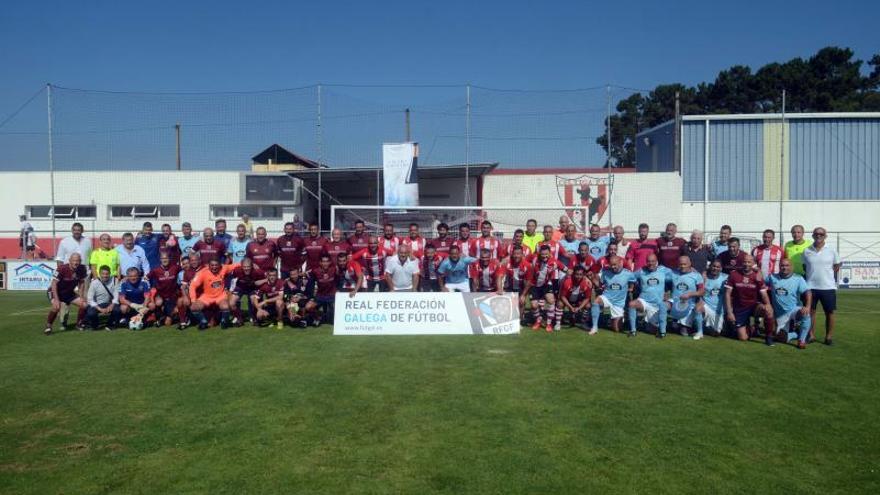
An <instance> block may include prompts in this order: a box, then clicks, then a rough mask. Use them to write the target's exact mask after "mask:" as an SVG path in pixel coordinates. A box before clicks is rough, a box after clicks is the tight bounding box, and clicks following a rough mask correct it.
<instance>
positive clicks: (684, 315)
mask: <svg viewBox="0 0 880 495" xmlns="http://www.w3.org/2000/svg"><path fill="white" fill-rule="evenodd" d="M680 301H681V300H678V301H675V300H672V299H670V300H669V301H668V302H669V305H670V306H672V309H670V310H669V316H670V317H672V321H674V322H676V323H678V324H679V325H683V326H686V327H690V328H693V326H694V312H695V311H696V310H695V309H694V305H693V304H688V305H687V307H686V308H685V309H680V308H678V307H677V306H676V304H677V303H678V302H680Z"/></svg>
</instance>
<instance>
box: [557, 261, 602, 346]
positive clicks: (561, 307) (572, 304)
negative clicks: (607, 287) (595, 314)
mask: <svg viewBox="0 0 880 495" xmlns="http://www.w3.org/2000/svg"><path fill="white" fill-rule="evenodd" d="M587 256H589V254H588V255H587ZM587 273H588V272H587V270H586V269H585V268H584V267H583V265H577V266H575V267H574V270H573V271H572V272H571V276H570V277H565V280H564V281H563V282H562V286H561V287H560V288H559V298H558V301H557V303H556V312H557V318H556V330H559V327H560V325H561V323H562V321H561V320H562V319H563V318H564V315H565V313H566V312H567V313H568V314H569V317H570V319H569V326H574V325H576V324H577V323H582V324H583V325H584V326H586V324H587V322H588V321H589V319H590V303H591V302H592V300H593V284H592V283H591V282H590V279H589V278H588V277H587Z"/></svg>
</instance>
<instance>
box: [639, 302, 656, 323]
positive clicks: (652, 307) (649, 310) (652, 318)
mask: <svg viewBox="0 0 880 495" xmlns="http://www.w3.org/2000/svg"><path fill="white" fill-rule="evenodd" d="M636 301H638V302H640V303H642V307H643V308H645V309H643V310H642V311H644V312H645V321H646V322H648V323H650V324H651V325H655V326H656V325H659V324H660V314H659V313H660V307H659V306H657V305H656V304H651V303H649V302H648V301H645V300H644V299H642V298H641V297H640V298H638V299H636Z"/></svg>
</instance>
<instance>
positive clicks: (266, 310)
mask: <svg viewBox="0 0 880 495" xmlns="http://www.w3.org/2000/svg"><path fill="white" fill-rule="evenodd" d="M245 259H246V258H245ZM251 304H253V305H254V308H256V310H257V324H258V325H262V324H263V323H265V322H266V320H268V319H269V318H275V325H276V326H277V327H278V329H279V330H281V329H282V328H284V281H283V280H279V279H278V270H276V269H275V268H274V267H272V268H270V269H269V270H268V271H267V272H266V281H265V282H263V284H262V285H261V286H260V288H259V289H258V290H257V293H256V294H252V295H251Z"/></svg>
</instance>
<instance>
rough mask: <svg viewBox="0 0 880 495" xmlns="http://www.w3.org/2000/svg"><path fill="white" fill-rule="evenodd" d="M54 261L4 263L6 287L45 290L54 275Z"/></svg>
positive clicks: (10, 288)
mask: <svg viewBox="0 0 880 495" xmlns="http://www.w3.org/2000/svg"><path fill="white" fill-rule="evenodd" d="M56 266H57V265H56V264H55V262H54V261H36V260H35V261H10V262H8V263H6V277H7V281H6V288H7V289H9V290H46V289H48V288H49V285H51V284H52V277H53V276H54V275H55V267H56Z"/></svg>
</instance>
